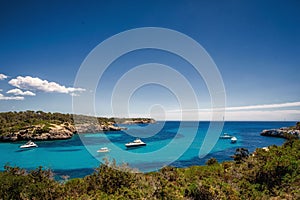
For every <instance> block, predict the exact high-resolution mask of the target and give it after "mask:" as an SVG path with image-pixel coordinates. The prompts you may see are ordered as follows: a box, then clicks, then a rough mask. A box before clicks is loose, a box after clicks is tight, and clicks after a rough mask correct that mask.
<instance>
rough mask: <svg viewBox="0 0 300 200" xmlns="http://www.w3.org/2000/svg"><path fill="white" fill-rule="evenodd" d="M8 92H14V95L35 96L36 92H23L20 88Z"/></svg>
mask: <svg viewBox="0 0 300 200" xmlns="http://www.w3.org/2000/svg"><path fill="white" fill-rule="evenodd" d="M6 93H7V94H14V95H22V96H35V93H33V92H30V91H25V92H23V91H22V90H20V89H18V88H15V89H12V90H9V91H7V92H6Z"/></svg>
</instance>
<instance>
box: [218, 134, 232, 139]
mask: <svg viewBox="0 0 300 200" xmlns="http://www.w3.org/2000/svg"><path fill="white" fill-rule="evenodd" d="M232 137H233V136H231V135H228V133H224V134H223V135H221V136H220V139H231V138H232Z"/></svg>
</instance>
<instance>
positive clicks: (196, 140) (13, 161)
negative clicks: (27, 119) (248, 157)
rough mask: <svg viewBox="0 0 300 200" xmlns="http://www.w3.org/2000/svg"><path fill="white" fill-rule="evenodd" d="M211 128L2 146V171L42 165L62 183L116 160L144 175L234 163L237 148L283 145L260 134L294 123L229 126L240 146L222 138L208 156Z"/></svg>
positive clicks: (161, 128) (196, 125) (172, 124)
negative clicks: (133, 144) (136, 143)
mask: <svg viewBox="0 0 300 200" xmlns="http://www.w3.org/2000/svg"><path fill="white" fill-rule="evenodd" d="M209 125H210V122H179V121H167V122H158V123H155V124H143V125H138V124H134V125H120V126H126V127H127V128H128V129H127V130H125V131H111V132H105V133H90V134H89V133H87V134H80V135H74V137H73V138H72V139H69V140H56V141H38V142H36V143H37V144H38V146H39V147H38V148H34V149H30V150H21V149H20V148H19V146H20V145H22V144H23V143H24V142H13V143H0V155H1V156H0V158H1V159H0V167H1V170H3V169H4V166H5V165H6V164H9V165H10V166H18V167H22V168H25V169H29V170H30V169H35V168H37V167H38V166H43V167H44V168H49V169H51V170H53V172H54V173H55V175H56V178H57V179H60V177H61V176H62V175H67V176H70V178H75V177H84V176H86V175H88V174H91V173H92V172H93V171H94V168H96V167H98V166H99V165H100V164H101V163H102V162H103V159H104V158H107V159H109V160H112V159H115V160H116V162H117V163H118V164H122V163H127V164H128V165H129V166H130V167H132V168H136V169H138V170H139V171H142V172H149V171H156V170H159V169H160V168H161V167H163V166H165V165H171V166H175V167H188V166H192V165H203V164H205V162H206V161H207V160H208V159H209V158H211V157H214V158H216V159H217V160H218V161H219V162H222V161H226V160H232V158H231V156H232V155H233V154H234V152H235V149H236V148H239V147H244V148H247V149H248V150H249V151H250V152H253V151H254V150H255V149H256V148H261V147H265V146H270V145H282V144H283V142H284V141H285V140H284V139H282V138H272V137H263V136H260V134H259V133H260V132H261V131H262V130H264V129H272V128H281V127H288V126H293V125H295V122H225V124H224V127H223V131H222V133H228V134H230V135H233V136H235V137H237V138H238V142H237V143H235V144H231V143H230V140H224V139H219V140H218V141H217V143H216V144H215V145H214V144H211V145H212V147H213V148H212V150H211V151H210V152H209V154H207V155H205V156H204V155H203V154H201V151H200V149H201V146H202V144H203V141H204V138H205V136H206V133H207V130H208V127H209ZM136 137H139V138H141V139H142V140H143V141H144V142H146V143H147V146H144V147H140V148H133V149H126V147H125V145H124V144H125V143H127V142H130V141H132V140H134V139H135V138H136ZM208 137H209V136H208ZM101 147H108V148H109V149H110V152H108V153H97V150H98V149H99V148H101ZM199 155H200V157H199Z"/></svg>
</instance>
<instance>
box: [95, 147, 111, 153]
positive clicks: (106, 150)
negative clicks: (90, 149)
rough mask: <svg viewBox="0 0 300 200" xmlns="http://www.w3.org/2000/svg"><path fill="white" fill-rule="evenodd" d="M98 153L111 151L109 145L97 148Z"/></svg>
mask: <svg viewBox="0 0 300 200" xmlns="http://www.w3.org/2000/svg"><path fill="white" fill-rule="evenodd" d="M97 152H98V153H106V152H109V149H108V148H107V147H102V148H100V149H99V150H97Z"/></svg>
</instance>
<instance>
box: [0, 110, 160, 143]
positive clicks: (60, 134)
mask: <svg viewBox="0 0 300 200" xmlns="http://www.w3.org/2000/svg"><path fill="white" fill-rule="evenodd" d="M74 121H75V122H76V123H75V122H74ZM128 121H130V122H132V123H141V122H143V123H154V122H155V121H154V120H153V119H148V118H136V119H126V118H124V119H119V118H104V117H97V118H96V117H91V116H84V115H71V114H62V113H50V112H48V113H46V112H43V111H36V112H35V111H25V112H4V113H0V141H18V140H57V139H69V138H71V137H72V136H73V134H75V133H94V132H101V131H119V130H122V127H118V126H117V125H116V123H117V124H122V123H126V122H128Z"/></svg>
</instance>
